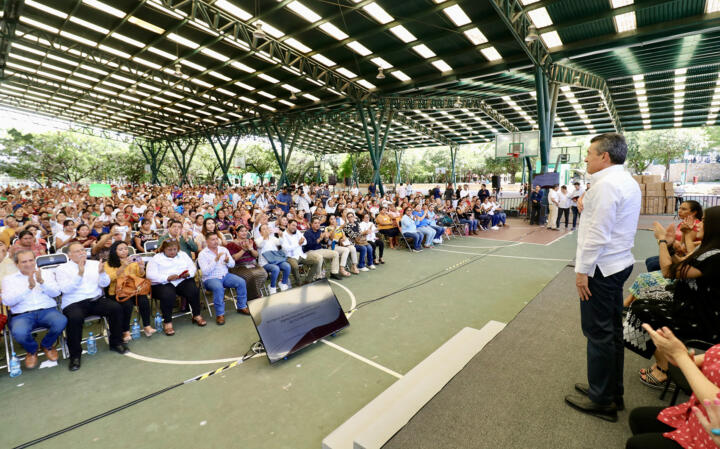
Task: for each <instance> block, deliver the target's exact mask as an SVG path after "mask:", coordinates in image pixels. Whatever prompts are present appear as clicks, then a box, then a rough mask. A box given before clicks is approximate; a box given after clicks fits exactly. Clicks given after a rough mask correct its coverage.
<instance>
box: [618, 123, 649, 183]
mask: <svg viewBox="0 0 720 449" xmlns="http://www.w3.org/2000/svg"><path fill="white" fill-rule="evenodd" d="M625 140H626V141H627V146H628V153H627V158H626V160H627V164H628V167H630V170H631V171H632V172H633V173H635V174H636V175H639V174H641V173H643V172H644V171H645V170H647V168H648V167H649V166H650V164H652V162H653V157H652V156H651V155H650V154H649V153H648V152H646V151H642V150H641V149H640V137H639V136H638V134H637V133H634V132H629V133H626V134H625Z"/></svg>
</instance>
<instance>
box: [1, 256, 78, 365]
mask: <svg viewBox="0 0 720 449" xmlns="http://www.w3.org/2000/svg"><path fill="white" fill-rule="evenodd" d="M13 260H14V261H15V265H16V266H17V268H18V270H19V271H16V272H15V273H13V274H10V275H8V276H6V277H5V278H4V279H3V280H2V302H3V304H5V305H6V306H8V307H10V312H11V319H10V333H12V336H13V338H14V339H15V340H16V341H17V342H19V343H20V344H21V345H22V347H23V348H25V351H27V355H26V356H25V367H26V368H28V369H33V368H35V366H37V361H38V357H37V351H38V344H37V341H35V337H34V336H33V335H32V333H31V332H32V330H33V329H36V328H38V327H45V328H47V329H48V331H47V333H46V334H45V337H43V339H42V342H41V343H40V346H42V349H43V351H44V352H45V356H46V357H47V358H48V360H52V361H55V360H57V359H58V353H57V350H56V349H55V341H57V339H58V337H59V336H60V334H62V331H63V329H65V325H66V324H67V318H65V315H63V314H62V313H60V311H59V310H58V309H57V302H56V301H55V299H53V298H55V297H56V296H59V295H60V290H59V289H58V286H57V284H56V282H55V277H54V276H52V274H51V273H48V274H46V275H45V276H43V273H42V271H41V270H40V269H38V268H37V266H35V255H34V254H33V252H32V251H31V250H29V249H21V250H20V251H18V252H16V253H15V255H14V256H13ZM46 278H47V279H46Z"/></svg>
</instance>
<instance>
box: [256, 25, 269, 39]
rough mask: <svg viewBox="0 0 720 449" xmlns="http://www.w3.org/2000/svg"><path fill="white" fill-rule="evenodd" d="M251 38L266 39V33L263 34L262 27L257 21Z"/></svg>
mask: <svg viewBox="0 0 720 449" xmlns="http://www.w3.org/2000/svg"><path fill="white" fill-rule="evenodd" d="M253 39H255V40H256V41H259V40H262V39H267V35H266V34H265V32H264V31H263V29H262V23H259V22H258V24H257V27H256V28H255V31H253Z"/></svg>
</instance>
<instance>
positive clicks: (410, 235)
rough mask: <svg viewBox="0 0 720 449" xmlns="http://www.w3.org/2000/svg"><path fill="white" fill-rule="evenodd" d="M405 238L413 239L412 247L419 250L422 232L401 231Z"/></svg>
mask: <svg viewBox="0 0 720 449" xmlns="http://www.w3.org/2000/svg"><path fill="white" fill-rule="evenodd" d="M403 235H404V236H405V238H409V239H413V246H414V249H416V250H418V251H419V250H420V244H421V243H422V236H423V235H422V234H421V233H419V232H403Z"/></svg>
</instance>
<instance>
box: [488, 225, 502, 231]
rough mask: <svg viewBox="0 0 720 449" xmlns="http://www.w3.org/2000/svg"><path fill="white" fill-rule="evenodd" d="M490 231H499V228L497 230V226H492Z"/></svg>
mask: <svg viewBox="0 0 720 449" xmlns="http://www.w3.org/2000/svg"><path fill="white" fill-rule="evenodd" d="M490 229H492V230H493V231H497V230H498V229H500V228H498V227H497V226H493V227H492V228H490Z"/></svg>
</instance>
